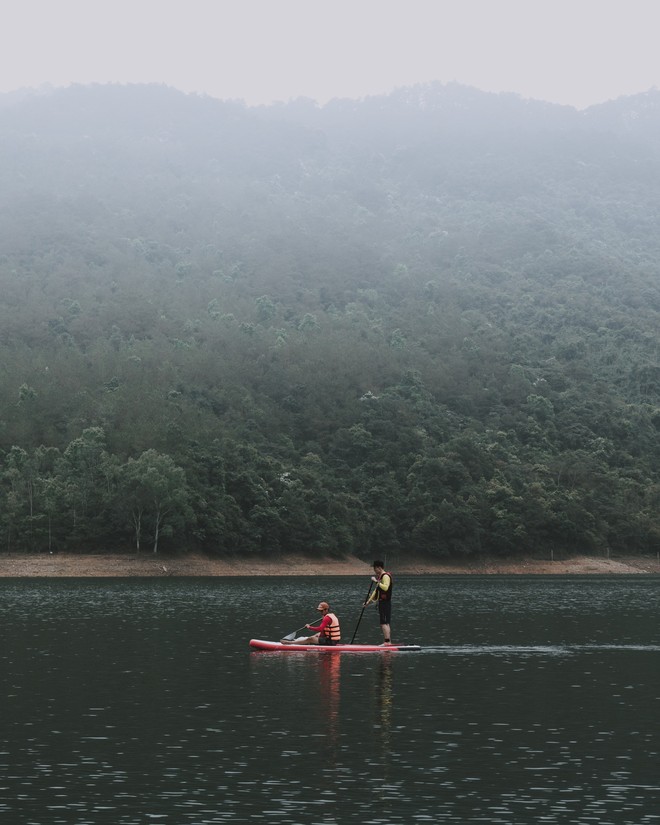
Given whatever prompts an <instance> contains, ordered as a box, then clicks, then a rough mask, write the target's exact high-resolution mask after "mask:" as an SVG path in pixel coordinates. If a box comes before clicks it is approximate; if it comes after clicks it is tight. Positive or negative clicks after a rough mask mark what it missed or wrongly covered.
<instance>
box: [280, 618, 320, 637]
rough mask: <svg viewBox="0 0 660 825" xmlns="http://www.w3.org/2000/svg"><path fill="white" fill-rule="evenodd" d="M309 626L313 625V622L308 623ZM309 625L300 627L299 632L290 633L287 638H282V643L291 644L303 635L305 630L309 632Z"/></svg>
mask: <svg viewBox="0 0 660 825" xmlns="http://www.w3.org/2000/svg"><path fill="white" fill-rule="evenodd" d="M307 624H313V621H311V622H307ZM307 624H304V625H303V626H302V627H299V628H298V630H293V631H292V632H291V633H288V634H287V635H286V636H282V639H281V641H282V642H291V641H293V639H295V638H296V636H297V635H298V634H299V633H302V631H303V630H307Z"/></svg>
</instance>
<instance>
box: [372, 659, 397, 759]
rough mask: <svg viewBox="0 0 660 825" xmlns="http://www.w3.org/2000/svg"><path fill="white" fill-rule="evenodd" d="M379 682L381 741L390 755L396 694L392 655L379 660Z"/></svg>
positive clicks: (385, 751)
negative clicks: (394, 692) (393, 686)
mask: <svg viewBox="0 0 660 825" xmlns="http://www.w3.org/2000/svg"><path fill="white" fill-rule="evenodd" d="M379 665H380V667H379V668H378V671H377V675H378V683H377V686H376V690H377V696H378V714H379V722H380V724H379V725H378V727H379V728H380V742H381V747H382V752H383V755H389V752H390V738H391V735H392V712H393V710H394V696H393V688H392V682H393V679H392V659H391V657H390V656H382V657H380V661H379Z"/></svg>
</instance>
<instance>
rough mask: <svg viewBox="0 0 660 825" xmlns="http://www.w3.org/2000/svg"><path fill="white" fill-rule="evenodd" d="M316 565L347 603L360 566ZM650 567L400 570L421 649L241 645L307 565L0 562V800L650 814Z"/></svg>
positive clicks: (617, 819) (355, 607)
mask: <svg viewBox="0 0 660 825" xmlns="http://www.w3.org/2000/svg"><path fill="white" fill-rule="evenodd" d="M327 584H328V582H324V586H326V588H327ZM330 584H331V587H330V588H327V589H329V590H331V592H332V603H333V606H335V605H336V609H337V611H338V612H339V613H340V614H341V616H342V618H344V617H351V616H355V617H356V619H357V616H358V615H359V607H360V605H361V601H362V598H363V595H364V594H363V593H361V592H360V591H361V590H363V587H362V586H360V587H358V585H362V584H363V582H362V581H361V580H360V581H356V580H355V579H344V578H337V579H331V580H330ZM657 586H658V580H657V579H652V578H649V579H646V578H635V579H633V580H631V579H608V580H605V581H604V580H602V579H599V580H586V579H585V580H552V581H549V580H543V579H536V580H521V579H515V580H514V579H488V580H485V579H480V578H473V579H463V578H459V579H441V578H430V579H429V578H424V579H414V578H410V579H405V578H404V577H401V578H400V580H399V582H398V590H397V595H398V598H397V603H396V605H395V611H396V612H395V614H394V618H395V625H394V627H395V631H396V636H397V638H399V639H401V640H405V641H411V642H419V643H421V644H423V645H424V646H425V649H424V650H423V651H422V652H419V653H400V654H397V653H374V654H360V655H351V654H348V655H345V654H332V655H321V656H320V655H318V654H317V653H314V652H310V653H305V652H297V653H289V652H285V653H259V652H254V651H250V649H249V648H248V647H247V640H248V639H249V638H250V637H253V636H259V637H268V636H271V637H273V636H275V635H277V633H282V632H285V631H286V630H287V628H289V627H294V626H297V625H298V624H300V621H301V618H300V617H303V618H304V617H305V616H307V615H308V610H309V609H310V606H311V607H312V608H313V606H314V604H313V603H316V602H318V598H319V597H320V595H321V594H318V593H317V592H316V589H317V588H318V582H317V581H315V580H311V579H309V580H307V579H295V580H291V579H288V580H286V579H273V578H270V579H257V580H255V579H250V580H249V581H248V580H227V581H224V580H223V581H218V580H206V579H205V580H173V579H167V580H161V581H154V580H149V581H124V582H122V581H107V580H103V581H85V582H80V581H75V582H74V581H66V580H65V581H62V580H60V581H57V582H54V581H11V580H5V581H3V582H0V617H1V619H2V621H1V622H0V628H1V631H0V632H1V636H0V640H1V644H0V690H1V691H2V693H1V695H2V706H3V707H2V714H1V715H0V816H2V817H3V819H4V820H6V821H7V822H8V823H11V825H28V823H35V825H51V823H53V824H55V823H57V824H59V823H65V824H66V825H68V824H69V823H71V825H74V824H75V825H86V823H89V824H90V825H99V823H101V824H103V823H113V825H133V823H134V824H135V825H138V823H139V825H144V823H146V822H163V823H168V822H171V823H176V825H186V824H191V825H205V824H206V823H226V822H234V823H244V822H252V821H255V822H268V823H285V824H286V825H307V823H315V824H318V823H342V825H344V824H345V823H349V822H360V823H367V825H385V824H386V823H387V825H394V823H407V824H408V823H414V822H450V823H456V824H457V825H458V823H461V825H463V823H468V822H469V823H476V822H483V823H507V825H511V823H516V824H517V823H524V824H526V823H559V824H560V825H565V824H566V823H571V824H572V823H585V825H587V823H594V822H598V823H602V824H603V825H650V823H655V822H658V811H660V786H659V783H658V773H657V759H658V755H659V750H660V738H659V734H658V730H659V725H658V722H659V721H660V688H659V686H658V675H659V673H660V633H659V632H658V631H659V630H660V628H659V625H658V617H657V609H656V605H657ZM274 592H277V593H278V595H279V597H280V599H281V604H282V605H286V608H284V607H283V608H282V615H281V617H276V618H274V616H273V615H272V612H270V613H269V614H268V615H260V614H255V613H254V605H255V604H260V603H269V604H270V603H272V594H273V593H274ZM285 610H286V611H287V615H284V611H285ZM280 619H281V627H278V628H277V633H276V632H274V630H273V625H274V624H277V623H279V620H280ZM431 619H432V621H431ZM348 623H349V624H350V619H349V621H348ZM364 624H366V623H363V625H364ZM378 633H379V629H378V626H377V624H374V623H372V624H371V625H367V626H366V627H363V626H361V627H360V637H361V639H363V638H364V640H365V641H376V640H377V639H378Z"/></svg>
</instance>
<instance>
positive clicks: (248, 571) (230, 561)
mask: <svg viewBox="0 0 660 825" xmlns="http://www.w3.org/2000/svg"><path fill="white" fill-rule="evenodd" d="M386 563H387V566H388V568H389V569H390V570H391V571H392V572H396V573H397V574H398V575H509V576H510V575H544V576H547V575H562V576H567V575H582V576H584V575H608V574H609V575H644V574H647V575H653V574H660V561H659V560H658V559H657V558H655V557H651V556H646V557H637V556H636V557H628V556H625V557H617V558H606V557H600V556H575V557H573V558H567V559H557V560H552V559H545V560H543V559H534V558H525V559H492V558H491V559H474V560H470V561H465V562H460V561H456V560H433V559H428V558H416V559H410V558H406V559H401V560H397V559H394V560H389V561H388V560H386ZM370 573H371V568H370V563H369V562H368V561H363V560H362V559H358V558H355V557H349V558H344V559H312V558H309V557H305V556H283V557H278V558H272V559H268V558H259V559H249V558H244V557H243V558H210V557H206V556H201V555H198V554H191V555H184V556H178V557H166V556H163V557H161V556H157V555H153V554H149V553H144V554H140V555H136V554H131V555H120V554H116V555H113V554H99V555H97V554H80V555H79V554H73V553H56V554H52V555H51V554H50V553H46V554H35V555H26V554H18V553H16V554H11V553H5V554H0V578H28V577H32V578H58V577H59V578H104V577H115V578H138V577H164V576H177V577H183V576H193V577H195V576H220V577H221V576H365V575H370Z"/></svg>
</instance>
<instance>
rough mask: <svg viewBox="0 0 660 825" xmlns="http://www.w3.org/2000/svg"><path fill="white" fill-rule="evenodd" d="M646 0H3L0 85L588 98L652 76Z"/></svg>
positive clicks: (266, 94)
mask: <svg viewBox="0 0 660 825" xmlns="http://www.w3.org/2000/svg"><path fill="white" fill-rule="evenodd" d="M659 24H660V0H6V3H5V5H4V8H3V20H2V28H1V30H0V92H7V91H13V90H15V89H19V88H23V87H39V86H40V85H42V84H52V85H54V86H66V85H68V84H69V83H83V84H87V83H95V82H98V83H105V82H120V83H143V82H147V83H152V82H156V83H165V84H166V85H168V86H174V87H175V88H178V89H181V90H183V91H186V92H200V93H205V94H208V95H211V96H212V97H217V98H221V99H236V98H240V99H243V100H245V101H246V103H248V104H250V105H252V104H257V103H269V102H272V101H274V100H289V99H291V98H296V97H301V96H302V97H310V98H313V99H314V100H317V101H318V102H320V103H325V102H326V101H327V100H329V99H331V98H334V97H351V98H359V97H364V96H366V95H370V94H381V93H384V92H389V91H391V90H392V89H394V88H397V87H399V86H406V85H411V84H414V83H425V82H428V81H434V80H438V81H442V82H450V81H457V82H459V83H464V84H467V85H470V86H475V87H477V88H479V89H483V90H486V91H494V92H501V91H505V92H515V93H517V94H520V95H522V96H523V97H531V98H536V99H539V100H548V101H552V102H557V103H566V104H570V105H573V106H577V107H578V108H583V107H585V106H588V105H590V104H593V103H600V102H602V101H604V100H609V99H612V98H616V97H619V96H620V95H628V94H636V93H637V92H644V91H647V90H648V89H649V88H652V87H654V86H658V87H660V49H658V46H657V38H658V31H660V26H659Z"/></svg>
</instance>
